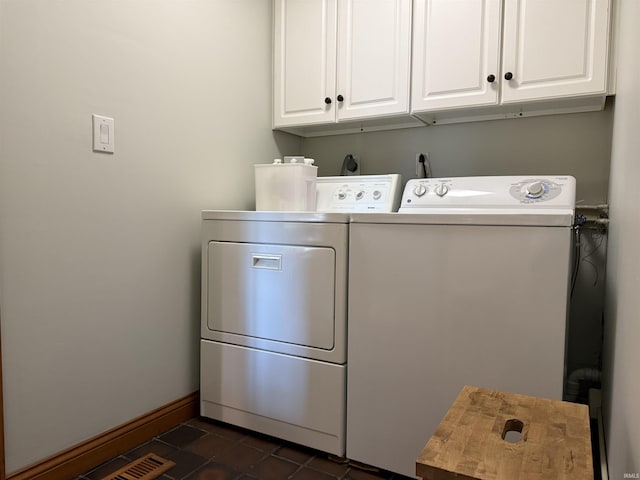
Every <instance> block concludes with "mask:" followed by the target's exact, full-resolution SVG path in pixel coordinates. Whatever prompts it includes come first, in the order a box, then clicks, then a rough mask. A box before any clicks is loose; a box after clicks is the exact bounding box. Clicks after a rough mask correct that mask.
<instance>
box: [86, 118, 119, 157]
mask: <svg viewBox="0 0 640 480" xmlns="http://www.w3.org/2000/svg"><path fill="white" fill-rule="evenodd" d="M91 118H92V120H93V151H94V152H106V153H113V150H114V143H113V140H114V121H113V118H110V117H103V116H102V115H95V114H94V115H92V116H91Z"/></svg>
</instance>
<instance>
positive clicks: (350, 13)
mask: <svg viewBox="0 0 640 480" xmlns="http://www.w3.org/2000/svg"><path fill="white" fill-rule="evenodd" d="M338 24H339V30H338V55H337V57H338V81H337V91H336V93H337V95H338V97H337V98H338V111H337V118H338V120H339V121H340V120H351V119H359V118H365V117H374V116H384V115H394V114H402V113H409V81H410V78H409V77H410V68H411V0H340V2H339V11H338ZM340 99H342V100H340Z"/></svg>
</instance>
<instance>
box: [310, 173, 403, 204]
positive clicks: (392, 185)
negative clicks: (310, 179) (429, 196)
mask: <svg viewBox="0 0 640 480" xmlns="http://www.w3.org/2000/svg"><path fill="white" fill-rule="evenodd" d="M316 191H317V197H316V211H318V212H348V213H352V212H353V213H355V212H379V213H380V212H396V211H398V207H399V204H400V194H401V178H400V175H398V174H389V175H353V176H340V177H318V178H317V179H316Z"/></svg>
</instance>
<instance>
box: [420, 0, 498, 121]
mask: <svg viewBox="0 0 640 480" xmlns="http://www.w3.org/2000/svg"><path fill="white" fill-rule="evenodd" d="M501 4H502V0H484V1H478V0H420V1H416V2H415V9H414V12H413V83H412V91H411V95H412V99H413V100H412V102H413V108H414V110H429V109H439V108H455V107H465V106H477V105H495V104H497V103H498V100H499V98H498V93H499V88H498V86H499V83H500V82H499V80H498V75H499V74H500V72H499V66H500V8H501Z"/></svg>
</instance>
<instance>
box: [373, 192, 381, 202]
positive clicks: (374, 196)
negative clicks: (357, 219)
mask: <svg viewBox="0 0 640 480" xmlns="http://www.w3.org/2000/svg"><path fill="white" fill-rule="evenodd" d="M380 197H382V192H381V191H380V190H374V191H373V199H374V200H380Z"/></svg>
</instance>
